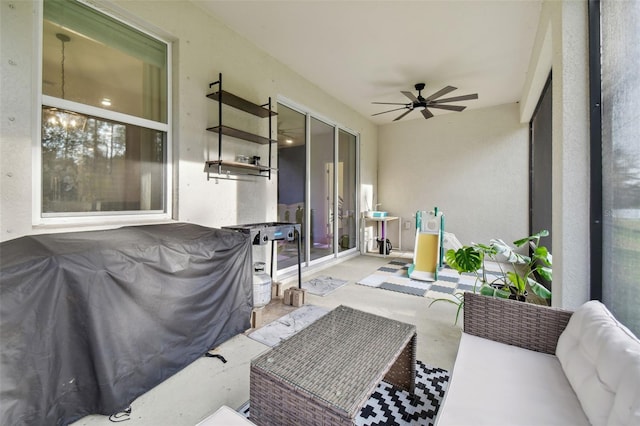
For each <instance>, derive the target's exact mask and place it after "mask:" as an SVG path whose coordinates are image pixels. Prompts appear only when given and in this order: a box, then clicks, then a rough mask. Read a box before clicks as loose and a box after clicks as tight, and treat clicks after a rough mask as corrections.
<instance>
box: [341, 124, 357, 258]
mask: <svg viewBox="0 0 640 426" xmlns="http://www.w3.org/2000/svg"><path fill="white" fill-rule="evenodd" d="M356 153H357V138H356V136H355V135H352V134H351V133H348V132H345V131H344V130H339V131H338V162H337V166H338V169H337V170H338V176H336V187H337V190H338V200H337V202H338V206H337V212H338V215H337V218H338V223H337V226H338V234H337V235H338V243H337V244H338V250H339V251H344V250H349V249H352V248H355V247H356V241H357V235H356V233H357V232H356V231H357V225H356V222H357V221H356V218H357V217H358V211H357V206H356V200H357V198H356V185H357V181H356V180H357V173H356V171H357V170H356V164H357V163H356Z"/></svg>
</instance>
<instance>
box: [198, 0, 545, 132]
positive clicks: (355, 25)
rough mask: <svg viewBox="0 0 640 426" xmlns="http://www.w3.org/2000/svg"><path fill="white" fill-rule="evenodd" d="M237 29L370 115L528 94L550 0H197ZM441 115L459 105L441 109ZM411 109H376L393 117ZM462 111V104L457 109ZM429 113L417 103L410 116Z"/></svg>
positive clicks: (381, 119)
mask: <svg viewBox="0 0 640 426" xmlns="http://www.w3.org/2000/svg"><path fill="white" fill-rule="evenodd" d="M194 1H196V3H198V4H199V5H200V6H202V7H203V8H205V9H207V10H209V11H211V12H212V13H213V14H214V15H216V16H217V17H218V18H219V19H221V20H222V21H223V22H225V23H226V24H227V25H228V26H229V27H230V28H232V29H233V30H234V31H236V32H237V33H239V34H241V35H242V36H244V37H246V38H247V39H248V40H250V41H251V42H252V43H254V44H255V45H257V46H258V47H260V48H261V49H262V50H264V51H266V52H267V53H269V54H270V55H271V56H273V57H275V58H276V59H278V60H279V61H281V62H282V63H284V64H286V65H287V66H289V67H290V68H291V69H293V70H294V71H296V72H297V73H299V74H300V75H302V76H303V77H305V78H306V79H308V80H309V81H311V82H313V83H314V84H316V85H317V86H319V87H320V88H321V89H322V90H324V91H325V92H327V93H329V94H331V95H332V96H334V97H335V98H337V99H339V100H341V101H342V102H344V103H345V104H347V105H349V106H351V107H352V108H353V109H355V110H356V111H358V112H360V113H361V114H362V115H364V116H367V117H369V116H371V115H372V114H375V113H377V112H381V111H386V110H388V109H392V108H393V106H389V108H387V105H372V104H371V102H373V101H377V102H408V98H406V97H405V96H404V95H402V94H401V93H400V91H401V90H405V91H411V92H413V93H414V94H415V93H416V92H415V89H414V85H415V83H420V82H424V83H426V85H427V87H426V89H425V90H424V91H423V92H422V94H423V96H425V97H426V96H428V95H430V94H431V93H434V92H436V91H438V90H440V89H441V88H443V87H444V86H447V85H451V86H455V87H457V88H458V90H456V91H454V92H452V93H450V94H449V95H447V96H446V97H453V96H459V95H465V94H469V93H478V96H479V99H478V100H472V101H464V102H458V103H457V104H459V105H467V106H468V109H476V108H483V107H488V106H493V105H500V104H505V103H512V102H517V101H519V100H520V97H521V95H522V88H523V85H524V82H525V77H526V71H527V68H528V65H529V58H530V56H531V51H532V48H533V42H534V38H535V32H536V28H537V25H538V19H539V17H540V9H541V4H542V3H541V1H542V0H500V1H494V0H464V1H463V0H416V1H400V0H387V1H372V0H359V1H355V0H352V1H346V0H338V1H327V0H324V1H317V0H293V1H291V0H289V1H276V0H251V1H237V0H194ZM432 112H433V113H434V115H439V114H448V113H449V114H450V113H452V112H448V111H442V110H435V109H434V110H432ZM400 113H402V111H397V112H391V113H388V114H382V115H378V116H376V117H371V120H372V121H374V122H375V123H379V124H383V123H389V122H391V121H392V120H393V119H394V118H395V117H397V116H398V115H399V114H400ZM453 114H458V113H456V112H453ZM417 118H422V115H421V114H419V113H418V112H417V111H413V112H412V113H410V114H409V115H407V116H406V117H405V118H403V120H409V119H417Z"/></svg>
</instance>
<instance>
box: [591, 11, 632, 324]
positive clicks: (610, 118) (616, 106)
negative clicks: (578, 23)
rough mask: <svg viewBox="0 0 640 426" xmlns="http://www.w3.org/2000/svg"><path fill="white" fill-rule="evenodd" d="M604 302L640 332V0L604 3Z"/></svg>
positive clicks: (621, 319) (602, 56)
mask: <svg viewBox="0 0 640 426" xmlns="http://www.w3.org/2000/svg"><path fill="white" fill-rule="evenodd" d="M600 7H601V22H602V47H601V49H602V50H601V58H602V156H603V158H602V166H603V169H602V175H603V176H602V179H603V181H602V186H603V187H602V192H603V208H604V212H603V213H604V215H603V217H604V227H603V284H602V286H603V288H602V292H603V302H604V303H605V304H606V305H607V306H608V307H609V309H610V310H611V311H612V312H613V314H614V315H615V316H616V317H617V318H618V319H619V320H620V321H621V322H622V323H624V324H625V325H626V326H627V327H629V328H630V329H631V330H632V331H633V332H634V333H635V334H636V335H640V309H638V306H639V305H640V281H638V272H637V271H638V267H639V266H640V144H639V143H638V135H640V67H638V65H637V60H638V58H639V57H640V43H637V40H638V39H639V38H640V2H631V1H625V2H622V1H620V2H618V1H606V2H600Z"/></svg>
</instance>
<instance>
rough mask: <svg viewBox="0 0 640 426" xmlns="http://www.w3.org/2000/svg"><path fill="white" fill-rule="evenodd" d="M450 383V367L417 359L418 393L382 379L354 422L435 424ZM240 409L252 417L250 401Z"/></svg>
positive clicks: (379, 425)
mask: <svg viewBox="0 0 640 426" xmlns="http://www.w3.org/2000/svg"><path fill="white" fill-rule="evenodd" d="M448 384H449V372H448V371H447V370H443V369H442V368H436V367H430V366H428V365H425V364H424V363H422V362H421V361H417V363H416V388H415V393H414V394H413V395H411V394H410V393H409V392H407V391H403V390H400V389H398V388H395V387H394V386H392V385H390V384H388V383H386V382H382V383H380V384H379V385H378V387H377V388H376V390H375V391H374V392H373V394H372V395H371V397H370V398H369V400H368V401H367V403H366V404H365V405H364V406H363V407H362V410H361V411H360V414H359V415H358V417H357V418H356V422H355V424H356V425H359V426H383V425H384V426H404V425H421V426H430V425H433V423H434V421H435V418H436V415H437V414H438V409H439V408H440V403H441V402H442V399H443V398H444V393H445V391H446V390H447V386H448ZM238 412H239V413H240V414H243V415H244V416H245V417H247V418H249V420H251V415H250V407H249V402H248V401H247V402H246V403H245V404H243V405H242V406H241V407H240V408H238Z"/></svg>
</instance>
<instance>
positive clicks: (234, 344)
mask: <svg viewBox="0 0 640 426" xmlns="http://www.w3.org/2000/svg"><path fill="white" fill-rule="evenodd" d="M410 255H411V254H410V253H395V252H394V253H392V254H391V255H390V256H388V257H386V258H384V257H382V256H368V255H366V256H356V257H353V258H350V259H348V260H345V261H343V262H341V263H338V264H334V265H331V266H329V267H327V268H324V269H322V270H319V271H314V272H313V273H312V274H309V275H305V276H303V281H306V280H307V279H309V278H313V277H314V276H320V275H329V276H331V277H334V278H340V279H343V280H348V281H349V282H348V283H347V284H346V285H345V286H343V287H340V288H339V289H337V290H336V291H334V292H333V293H331V294H329V295H327V296H325V297H320V296H315V295H312V294H307V304H313V305H317V306H322V307H326V308H329V309H333V308H335V307H337V306H339V305H348V306H350V307H353V308H355V309H360V310H362V311H366V312H370V313H373V314H377V315H381V316H385V317H388V318H393V319H396V320H399V321H403V322H407V323H412V324H415V325H416V328H417V333H418V349H417V359H418V360H420V361H422V362H424V363H426V364H429V365H431V366H435V367H441V368H444V369H447V370H451V368H452V367H453V363H454V361H455V357H456V353H457V350H458V343H459V340H460V334H461V328H460V325H457V326H456V325H454V324H453V321H454V318H455V313H456V307H455V306H453V305H452V304H449V303H436V304H434V305H433V306H431V307H429V303H430V302H431V300H432V299H429V298H425V297H417V296H413V295H408V294H403V293H397V292H393V291H387V290H382V289H377V288H371V287H366V286H363V285H358V284H356V282H357V281H358V280H360V279H362V278H364V277H366V276H368V275H369V274H371V273H373V272H374V271H375V270H376V269H377V268H378V267H380V266H382V265H384V264H386V263H388V262H389V261H390V260H391V259H393V258H394V257H396V256H404V257H406V258H407V261H408V262H410ZM294 284H295V285H297V281H295V282H292V281H284V287H288V286H290V285H294ZM294 309H296V308H294V307H292V306H288V305H284V304H283V303H282V299H275V300H272V302H271V303H270V304H269V305H268V306H266V307H265V309H264V312H263V318H262V319H263V321H262V325H264V324H266V323H268V322H270V321H272V320H275V319H277V318H279V317H281V316H283V315H285V314H287V313H288V312H291V311H292V310H294ZM251 331H253V329H251V330H248V331H247V332H245V333H244V334H240V335H237V336H235V337H233V338H232V339H230V340H228V341H226V342H225V343H223V344H222V345H220V346H219V347H218V348H216V351H215V352H216V353H219V354H220V355H222V356H224V357H225V359H226V360H227V361H228V362H227V363H226V364H224V363H222V362H221V361H220V360H219V359H217V358H204V357H203V358H200V359H198V360H196V361H195V362H193V363H192V364H190V365H189V366H187V367H186V368H185V369H183V370H182V371H180V372H179V373H177V374H175V375H174V376H172V377H170V378H169V379H167V380H165V381H164V382H162V383H161V384H160V385H158V386H156V387H155V388H153V389H151V390H149V391H148V392H146V393H145V394H143V395H141V396H140V397H138V398H137V399H136V400H135V401H133V403H132V404H131V415H130V417H129V420H127V421H126V425H127V426H151V425H154V426H158V425H167V426H169V425H171V426H182V425H185V426H187V425H195V424H197V423H198V422H199V421H200V420H202V419H204V418H205V417H207V416H208V415H210V414H211V413H213V412H214V411H216V410H217V409H218V408H219V407H221V406H222V405H227V406H229V407H231V408H233V409H237V408H238V407H240V406H241V405H242V404H243V403H245V402H246V401H247V400H248V399H249V367H250V362H251V359H253V358H255V357H256V356H258V355H259V354H261V353H263V352H264V351H266V350H268V349H269V348H268V347H267V346H266V345H264V344H262V343H259V342H257V341H254V340H252V339H251V338H249V337H247V335H248V334H249V333H250V332H251ZM73 425H75V426H81V425H87V426H102V425H104V426H106V425H113V422H112V421H110V420H109V417H108V416H100V415H91V416H87V417H84V418H82V419H80V420H78V421H76V422H75V423H73Z"/></svg>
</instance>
